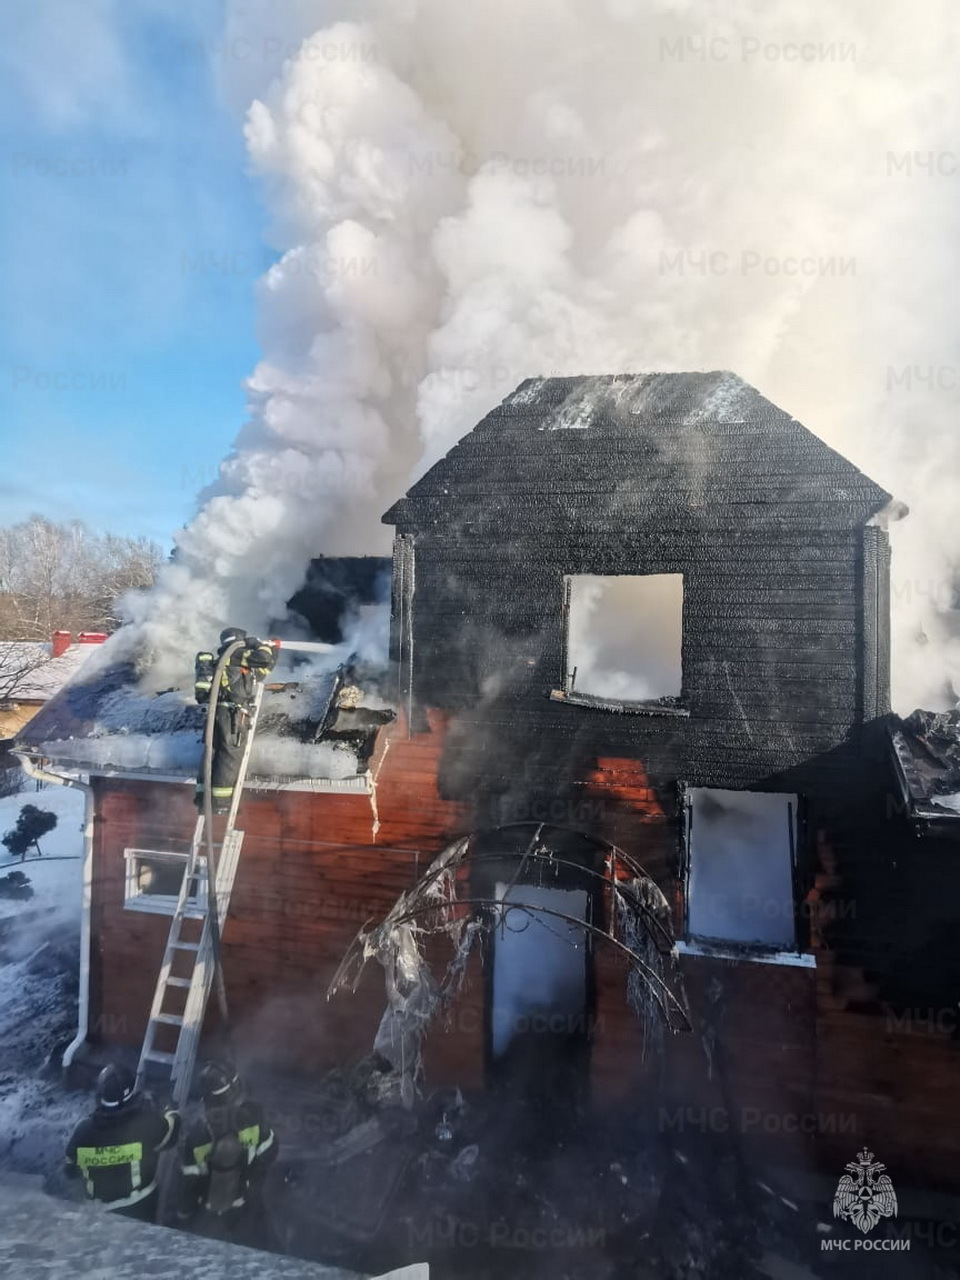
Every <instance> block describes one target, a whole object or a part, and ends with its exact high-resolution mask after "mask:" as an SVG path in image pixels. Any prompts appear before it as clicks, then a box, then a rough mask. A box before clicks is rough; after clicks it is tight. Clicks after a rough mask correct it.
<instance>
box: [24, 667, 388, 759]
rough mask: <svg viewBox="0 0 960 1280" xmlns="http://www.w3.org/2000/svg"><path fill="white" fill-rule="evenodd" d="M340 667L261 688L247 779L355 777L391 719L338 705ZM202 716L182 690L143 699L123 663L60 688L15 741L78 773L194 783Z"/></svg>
mask: <svg viewBox="0 0 960 1280" xmlns="http://www.w3.org/2000/svg"><path fill="white" fill-rule="evenodd" d="M343 681H344V671H343V669H342V668H338V669H337V670H336V671H328V672H323V673H317V674H312V675H307V676H305V677H303V678H301V679H298V680H297V681H296V682H293V681H291V682H289V683H286V684H282V685H279V684H278V685H277V686H276V687H268V688H267V690H266V691H265V693H264V697H263V704H262V707H261V710H260V720H259V725H258V730H257V737H256V741H255V743H254V747H253V751H252V754H251V759H250V773H249V776H250V779H251V781H254V782H255V780H256V779H258V778H259V779H264V780H286V781H289V782H293V781H296V780H318V781H330V782H340V783H346V782H348V781H349V780H351V779H357V778H361V777H364V776H365V774H366V768H367V760H368V758H369V755H370V752H371V750H372V748H373V744H374V740H375V738H376V735H377V732H378V731H379V729H380V728H381V727H382V725H383V724H385V723H386V722H387V721H388V720H390V719H392V718H393V714H392V712H391V711H389V710H388V709H385V708H384V706H383V704H382V702H380V701H379V700H377V699H372V701H373V703H374V705H373V706H367V707H365V706H363V705H361V706H360V707H358V708H356V709H355V710H352V711H347V710H343V709H341V708H340V707H339V706H338V699H337V695H338V693H339V691H340V689H341V687H342V685H343ZM205 714H206V710H205V708H204V707H200V706H198V705H197V703H196V702H195V701H194V699H193V695H192V691H191V692H189V693H188V692H186V691H184V690H180V689H170V690H167V691H166V692H163V693H158V694H152V695H151V694H147V693H143V692H142V691H141V690H139V689H138V688H137V685H136V682H135V678H134V674H133V672H132V670H131V669H130V668H129V667H127V666H114V667H110V668H107V669H105V670H104V669H98V670H97V671H96V672H95V673H94V675H93V676H92V677H91V678H90V679H89V680H82V679H81V680H78V681H75V682H73V683H72V684H70V685H68V686H67V687H66V688H65V689H64V690H63V691H62V693H61V694H60V696H59V697H57V698H55V699H53V700H52V701H51V702H50V703H48V704H47V705H46V706H45V707H43V708H42V710H41V711H40V712H39V713H38V714H37V715H36V716H35V717H34V718H33V720H31V721H30V723H29V724H27V725H26V726H25V727H24V728H23V729H22V730H21V731H20V733H19V734H18V735H17V737H16V739H15V747H16V748H21V747H22V748H24V749H27V750H29V751H31V752H32V753H34V754H37V755H40V756H43V757H44V758H45V759H47V760H51V761H53V762H54V764H55V765H59V766H61V767H64V768H69V769H72V770H76V771H77V772H80V773H99V774H110V773H136V774H142V775H144V776H150V775H153V776H157V775H162V776H164V777H171V776H172V777H183V778H189V777H195V776H196V774H197V770H198V769H199V766H200V760H201V756H202V739H203V727H204V717H205Z"/></svg>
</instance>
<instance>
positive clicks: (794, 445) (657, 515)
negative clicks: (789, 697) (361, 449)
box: [383, 372, 890, 531]
mask: <svg viewBox="0 0 960 1280" xmlns="http://www.w3.org/2000/svg"><path fill="white" fill-rule="evenodd" d="M889 501H890V495H889V494H888V493H886V492H885V491H884V490H883V489H881V488H880V486H879V485H877V484H875V483H874V482H873V481H872V480H870V479H869V478H868V477H867V476H865V475H863V473H862V472H860V471H858V470H857V468H856V467H855V466H853V464H852V463H850V462H848V461H847V460H846V459H845V458H843V457H842V456H841V455H840V454H839V453H836V452H835V451H834V450H833V449H830V448H829V447H828V446H827V445H826V444H824V443H823V441H822V440H820V439H818V437H817V436H815V435H814V434H813V433H812V432H810V431H808V430H807V429H806V427H803V426H801V424H800V423H799V422H797V421H795V419H793V418H791V417H790V416H789V415H788V414H786V413H784V412H783V411H782V410H780V409H778V408H777V407H776V406H775V405H773V404H771V403H770V401H769V400H766V399H764V397H763V396H762V395H760V393H759V392H758V391H757V390H755V388H753V387H751V386H749V385H748V384H747V383H746V382H744V381H743V379H742V378H739V377H737V375H736V374H733V373H726V372H714V373H646V374H635V375H622V376H600V377H576V378H533V379H529V380H528V381H526V382H523V383H521V385H520V386H519V387H518V388H517V390H516V391H514V392H513V393H512V394H511V395H509V396H507V398H506V399H505V400H504V401H503V403H502V404H501V405H499V406H498V407H497V408H496V409H494V410H493V412H492V413H489V414H488V415H487V417H486V418H484V419H483V421H482V422H481V423H480V424H479V425H478V426H477V427H475V428H474V430H473V431H471V432H470V434H469V435H467V436H465V437H464V438H463V439H462V440H461V441H460V442H459V444H457V445H455V446H454V448H453V449H451V450H450V452H449V453H448V454H447V455H446V457H444V458H442V459H441V460H440V461H439V462H438V463H436V464H435V465H434V466H433V467H431V469H430V470H429V471H428V472H427V473H426V475H424V476H423V478H422V479H421V480H419V481H418V482H417V483H416V484H415V485H414V486H413V487H412V488H411V489H410V490H409V492H408V493H407V495H406V497H405V498H402V499H401V500H400V501H399V502H397V503H396V504H395V505H394V506H393V507H391V508H390V510H389V511H388V512H387V513H386V514H385V515H384V517H383V520H384V523H386V524H396V525H401V526H410V527H415V528H429V527H430V526H432V525H442V524H444V523H447V522H451V523H454V522H456V523H458V524H459V525H461V526H463V525H464V523H467V524H469V525H471V526H472V527H473V528H475V529H481V528H482V529H484V530H485V531H486V530H493V529H500V530H502V529H503V528H504V527H510V528H521V527H529V526H531V525H536V526H538V527H540V528H548V529H554V528H555V529H556V530H558V531H560V530H563V529H570V528H573V527H576V526H577V525H589V527H590V528H591V529H600V530H602V529H616V528H622V527H623V526H624V525H626V524H629V525H630V526H631V527H633V528H637V527H643V526H645V525H653V524H656V525H657V526H659V527H660V528H663V527H664V516H665V513H670V512H673V513H675V514H676V515H677V517H678V518H679V519H680V520H681V521H682V522H683V523H684V524H685V525H687V526H689V524H690V523H691V522H695V523H698V524H699V525H700V527H701V528H703V529H704V530H708V529H723V528H729V527H737V528H743V527H745V526H750V525H753V526H758V527H762V526H764V525H768V526H769V525H770V524H772V523H776V524H782V523H784V522H789V523H790V525H791V527H795V526H796V527H803V526H805V525H809V527H810V528H811V529H814V528H817V527H822V526H824V524H825V522H827V521H830V520H832V521H834V522H837V521H839V522H841V523H842V524H846V525H849V526H851V527H852V526H855V525H857V524H862V523H864V522H865V521H866V520H868V519H869V518H870V517H871V516H872V515H874V514H875V513H876V512H878V511H879V510H880V509H881V508H883V507H884V506H886V505H887V503H888V502H889ZM834 527H836V524H834Z"/></svg>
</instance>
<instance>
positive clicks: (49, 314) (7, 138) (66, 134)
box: [0, 0, 276, 543]
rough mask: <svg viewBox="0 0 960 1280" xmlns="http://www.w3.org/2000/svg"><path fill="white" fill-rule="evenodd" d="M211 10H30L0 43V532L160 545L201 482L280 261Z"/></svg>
mask: <svg viewBox="0 0 960 1280" xmlns="http://www.w3.org/2000/svg"><path fill="white" fill-rule="evenodd" d="M221 23H222V3H221V0H191V2H190V3H183V2H182V0H180V2H179V3H178V2H177V0H30V2H29V3H21V4H17V5H14V6H12V7H11V8H10V9H9V11H8V13H7V18H6V24H5V27H6V30H5V38H4V48H3V49H2V51H0V271H2V292H0V296H2V303H0V446H2V458H3V462H2V467H0V524H8V523H10V522H12V521H14V520H18V519H21V518H23V517H24V516H26V515H29V514H30V513H31V512H33V511H38V512H40V513H42V514H43V515H47V516H50V517H51V518H55V519H64V518H73V517H79V518H81V519H85V520H88V521H89V522H90V523H91V524H93V525H94V526H96V527H98V528H101V529H109V530H111V531H115V532H118V533H127V534H145V535H147V536H149V537H152V538H155V539H157V540H158V541H162V542H164V543H167V542H168V541H169V537H170V535H171V533H172V532H173V530H174V529H176V528H177V527H178V526H179V525H181V524H182V523H184V521H185V520H187V519H188V518H189V516H190V514H191V513H192V511H193V509H194V504H195V498H196V494H197V492H198V491H199V489H200V488H202V487H203V485H205V484H208V483H210V481H211V480H212V479H213V478H214V477H215V474H216V468H217V464H218V462H219V460H220V459H221V458H222V457H223V456H224V454H225V453H226V452H227V451H228V449H229V447H230V444H231V442H232V440H233V438H234V436H235V435H236V433H237V431H238V429H239V427H240V426H241V424H242V422H243V417H244V393H243V388H242V385H241V384H242V380H243V378H244V377H245V376H246V375H247V374H249V373H250V372H251V371H252V369H253V367H254V364H255V363H256V360H257V356H258V349H257V343H256V323H255V314H254V285H255V281H256V279H257V276H258V275H260V274H261V273H262V271H263V270H264V268H265V267H266V266H267V265H268V264H269V263H270V261H272V260H273V258H274V257H275V256H276V255H274V254H272V253H271V252H270V250H269V247H268V245H267V243H266V240H265V236H264V227H265V224H266V217H265V214H264V212H263V209H262V206H261V204H260V201H259V193H258V189H257V186H256V183H255V182H254V181H253V180H252V179H251V178H250V177H249V176H248V173H247V166H246V157H245V153H244V146H243V136H242V120H241V119H240V118H239V117H238V116H237V115H236V114H235V113H231V112H229V111H228V110H227V108H226V107H225V106H224V105H223V103H222V102H221V100H220V97H219V95H218V90H217V74H216V70H217V68H216V63H217V58H218V56H219V55H218V51H217V42H218V39H219V35H220V31H221Z"/></svg>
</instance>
